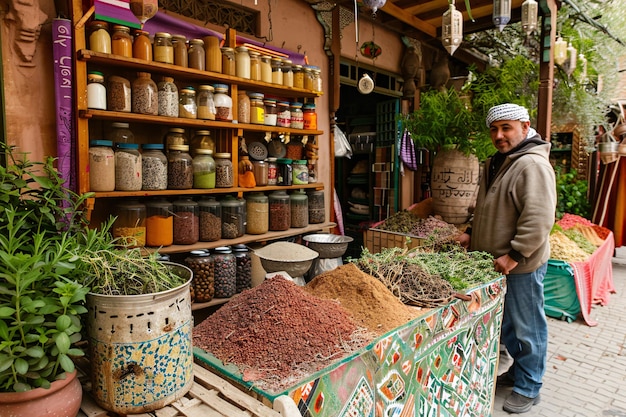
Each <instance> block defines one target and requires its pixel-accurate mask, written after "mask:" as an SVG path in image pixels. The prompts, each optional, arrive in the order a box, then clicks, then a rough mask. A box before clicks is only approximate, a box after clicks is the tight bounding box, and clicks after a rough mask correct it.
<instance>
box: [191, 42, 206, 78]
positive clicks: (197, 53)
mask: <svg viewBox="0 0 626 417" xmlns="http://www.w3.org/2000/svg"><path fill="white" fill-rule="evenodd" d="M205 67H206V57H205V51H204V41H203V40H202V39H192V40H190V41H189V68H193V69H197V70H200V71H204V69H205Z"/></svg>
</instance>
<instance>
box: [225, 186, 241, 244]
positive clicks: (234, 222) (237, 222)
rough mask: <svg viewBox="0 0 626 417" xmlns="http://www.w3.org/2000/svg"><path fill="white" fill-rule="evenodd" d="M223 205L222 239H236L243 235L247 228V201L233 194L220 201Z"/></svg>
mask: <svg viewBox="0 0 626 417" xmlns="http://www.w3.org/2000/svg"><path fill="white" fill-rule="evenodd" d="M220 204H221V206H222V239H235V238H238V237H241V236H243V234H244V233H245V230H246V205H245V204H246V203H245V200H243V199H241V198H235V197H233V196H231V195H229V196H226V197H224V198H223V199H222V201H220Z"/></svg>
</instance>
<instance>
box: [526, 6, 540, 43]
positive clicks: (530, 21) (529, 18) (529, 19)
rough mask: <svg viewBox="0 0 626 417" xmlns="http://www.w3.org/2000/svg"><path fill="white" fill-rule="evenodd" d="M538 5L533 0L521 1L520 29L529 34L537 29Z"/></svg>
mask: <svg viewBox="0 0 626 417" xmlns="http://www.w3.org/2000/svg"><path fill="white" fill-rule="evenodd" d="M538 10H539V5H538V4H537V2H536V1H535V0H525V1H524V3H522V30H523V31H524V32H526V35H530V34H531V33H533V32H534V31H535V30H537V12H538Z"/></svg>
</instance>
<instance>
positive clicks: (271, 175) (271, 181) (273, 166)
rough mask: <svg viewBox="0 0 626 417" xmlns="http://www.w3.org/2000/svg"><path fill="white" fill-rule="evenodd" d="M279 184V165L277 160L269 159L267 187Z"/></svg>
mask: <svg viewBox="0 0 626 417" xmlns="http://www.w3.org/2000/svg"><path fill="white" fill-rule="evenodd" d="M277 184H278V163H277V162H276V158H273V157H272V158H267V185H277Z"/></svg>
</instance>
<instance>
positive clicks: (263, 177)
mask: <svg viewBox="0 0 626 417" xmlns="http://www.w3.org/2000/svg"><path fill="white" fill-rule="evenodd" d="M252 165H253V166H254V182H255V183H256V185H257V186H258V187H264V186H266V185H267V176H268V168H267V165H268V164H267V162H266V161H253V162H252Z"/></svg>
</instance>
